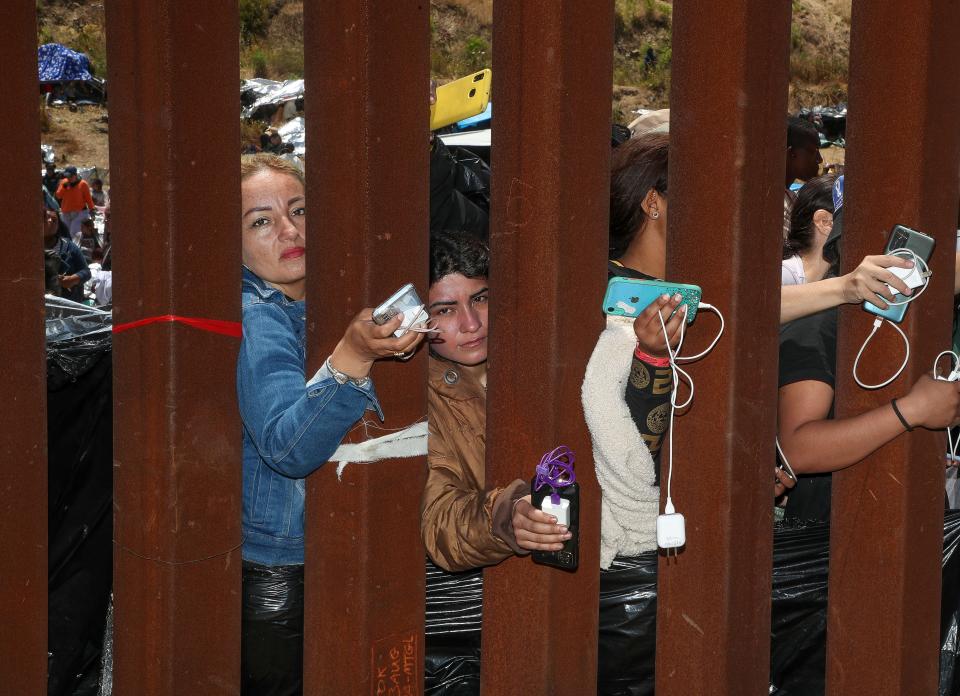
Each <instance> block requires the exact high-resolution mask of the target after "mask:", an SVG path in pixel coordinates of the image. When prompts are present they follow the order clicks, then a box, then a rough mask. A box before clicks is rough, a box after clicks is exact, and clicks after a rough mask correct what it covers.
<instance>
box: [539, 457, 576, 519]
mask: <svg viewBox="0 0 960 696" xmlns="http://www.w3.org/2000/svg"><path fill="white" fill-rule="evenodd" d="M575 461H576V457H574V456H573V452H572V451H571V450H570V448H569V447H567V446H566V445H560V446H559V447H557V448H556V449H554V450H553V451H552V452H547V453H546V454H545V455H543V458H542V459H541V460H540V463H539V464H537V478H536V480H535V481H534V483H533V488H534V490H536V491H539V490H540V489H541V488H543V487H544V486H550V488H551V489H552V490H551V493H550V502H552V503H553V504H554V505H559V504H560V494H559V493H557V489H558V488H563V487H564V486H569V485H571V484H572V483H573V482H574V481H576V480H577V475H576V474H575V473H574V471H573V463H574V462H575Z"/></svg>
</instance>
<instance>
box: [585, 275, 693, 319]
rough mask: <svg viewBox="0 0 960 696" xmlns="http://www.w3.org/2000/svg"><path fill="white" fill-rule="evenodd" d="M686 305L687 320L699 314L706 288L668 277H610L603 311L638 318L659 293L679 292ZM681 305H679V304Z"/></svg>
mask: <svg viewBox="0 0 960 696" xmlns="http://www.w3.org/2000/svg"><path fill="white" fill-rule="evenodd" d="M677 293H679V294H680V296H681V297H682V298H683V299H681V300H680V304H681V305H686V306H687V323H688V324H689V323H691V322H692V321H693V320H694V319H695V318H696V316H697V307H698V306H699V304H700V298H701V296H702V295H703V291H702V290H701V289H700V288H699V287H698V286H696V285H687V284H684V283H671V282H669V281H665V280H641V279H639V278H621V277H615V278H611V279H610V282H609V283H607V292H606V294H605V295H604V296H603V311H604V313H605V314H609V315H611V316H616V317H632V318H636V317H638V316H639V315H640V313H641V312H642V311H643V310H644V309H646V308H647V306H648V305H649V304H650V303H651V302H653V301H654V300H656V299H657V298H658V297H660V295H676V294H677ZM677 309H679V307H677Z"/></svg>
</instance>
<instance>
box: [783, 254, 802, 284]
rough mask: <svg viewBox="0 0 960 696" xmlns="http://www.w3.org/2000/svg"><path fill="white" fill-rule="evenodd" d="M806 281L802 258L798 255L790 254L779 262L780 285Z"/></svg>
mask: <svg viewBox="0 0 960 696" xmlns="http://www.w3.org/2000/svg"><path fill="white" fill-rule="evenodd" d="M806 282H807V278H806V275H804V272H803V259H801V258H800V257H799V256H791V257H790V258H789V259H784V260H783V261H782V262H781V263H780V285H803V284H804V283H806Z"/></svg>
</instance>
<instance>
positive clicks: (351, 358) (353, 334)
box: [330, 307, 423, 379]
mask: <svg viewBox="0 0 960 696" xmlns="http://www.w3.org/2000/svg"><path fill="white" fill-rule="evenodd" d="M402 323H403V315H402V314H398V315H396V316H394V317H392V318H391V319H389V320H388V321H387V322H386V323H385V324H374V323H373V309H372V308H370V307H368V308H367V309H364V310H362V311H361V312H360V313H359V314H357V316H355V317H354V318H353V320H352V321H351V322H350V324H349V326H347V330H346V331H345V332H344V334H343V338H341V339H340V342H339V343H338V344H337V347H336V348H334V350H333V353H332V354H331V356H330V362H331V364H332V365H333V366H334V367H335V368H337V369H338V370H339V371H340V372H343V373H345V374H347V375H349V376H350V377H353V378H355V379H361V378H363V377H366V376H367V375H368V374H370V368H371V367H373V363H374V362H375V361H377V360H379V359H381V358H396V357H401V356H403V355H409V354H411V353H412V352H413V351H414V350H416V348H417V345H419V343H420V341H422V340H423V334H422V333H418V332H416V331H408V332H407V333H405V334H403V336H401V337H400V338H396V337H394V335H393V332H394V331H396V330H397V329H399V328H400V324H402Z"/></svg>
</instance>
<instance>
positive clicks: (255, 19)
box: [239, 0, 270, 45]
mask: <svg viewBox="0 0 960 696" xmlns="http://www.w3.org/2000/svg"><path fill="white" fill-rule="evenodd" d="M239 1H240V39H241V40H242V41H243V42H244V43H245V44H248V45H249V44H250V43H252V42H253V41H254V40H255V39H260V38H264V37H265V36H266V35H267V30H268V29H269V28H270V0H239Z"/></svg>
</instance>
